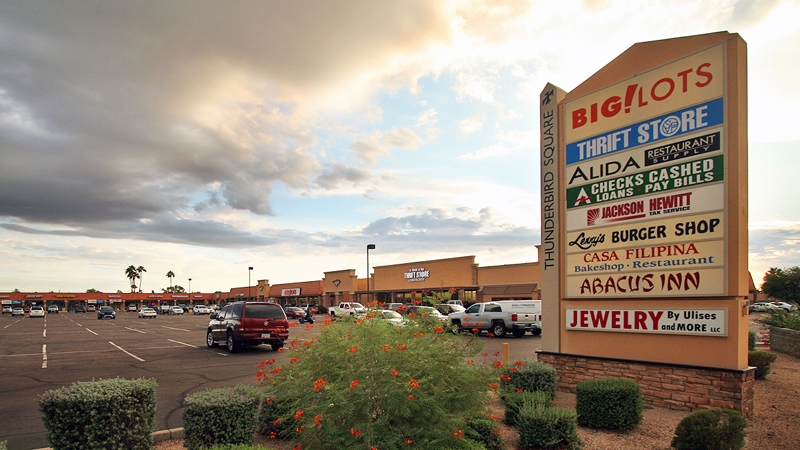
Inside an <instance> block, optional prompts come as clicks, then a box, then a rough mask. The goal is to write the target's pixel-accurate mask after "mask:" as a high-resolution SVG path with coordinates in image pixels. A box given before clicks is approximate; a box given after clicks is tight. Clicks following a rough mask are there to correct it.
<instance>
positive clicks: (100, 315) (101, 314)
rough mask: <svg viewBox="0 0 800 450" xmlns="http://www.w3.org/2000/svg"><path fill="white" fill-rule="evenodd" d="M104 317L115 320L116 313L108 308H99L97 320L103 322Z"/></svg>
mask: <svg viewBox="0 0 800 450" xmlns="http://www.w3.org/2000/svg"><path fill="white" fill-rule="evenodd" d="M106 317H110V318H112V319H116V318H117V312H116V311H114V308H112V307H110V306H101V307H100V309H98V310H97V319H98V320H103V319H105V318H106Z"/></svg>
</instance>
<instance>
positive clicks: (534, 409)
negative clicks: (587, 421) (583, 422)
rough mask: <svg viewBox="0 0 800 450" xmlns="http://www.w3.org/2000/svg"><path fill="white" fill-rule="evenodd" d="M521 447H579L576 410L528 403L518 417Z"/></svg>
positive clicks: (580, 443)
mask: <svg viewBox="0 0 800 450" xmlns="http://www.w3.org/2000/svg"><path fill="white" fill-rule="evenodd" d="M517 430H518V431H519V447H520V448H521V449H534V448H535V449H540V448H559V449H562V448H568V449H579V448H581V445H582V442H581V439H580V437H578V422H577V417H576V413H575V411H572V410H568V409H561V408H550V407H548V406H544V405H542V404H526V405H524V406H523V407H522V408H521V409H520V410H519V416H518V418H517Z"/></svg>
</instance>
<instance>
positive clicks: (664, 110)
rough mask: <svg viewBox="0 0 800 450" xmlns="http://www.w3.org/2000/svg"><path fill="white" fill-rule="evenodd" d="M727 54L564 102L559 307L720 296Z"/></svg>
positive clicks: (692, 59) (716, 50) (679, 63)
mask: <svg viewBox="0 0 800 450" xmlns="http://www.w3.org/2000/svg"><path fill="white" fill-rule="evenodd" d="M723 51H724V49H723V46H722V45H717V46H714V47H711V48H708V49H706V50H703V51H700V52H697V53H694V54H691V55H689V56H686V57H684V58H681V59H678V60H676V61H673V62H671V63H669V64H665V65H663V66H660V67H657V68H655V69H652V70H649V71H647V72H644V73H642V74H639V75H637V76H635V77H633V78H630V79H627V80H624V81H621V82H618V83H616V84H613V85H611V86H608V87H606V88H603V89H600V90H598V91H596V92H593V93H591V94H588V95H585V96H583V97H580V98H577V99H574V100H571V101H568V102H566V103H565V106H564V108H565V114H564V116H565V120H566V124H565V127H564V129H565V155H566V158H565V171H564V174H563V180H564V182H565V183H564V191H563V197H562V198H563V203H562V205H563V206H564V208H565V210H566V220H565V222H566V223H565V231H566V235H567V238H566V239H567V241H566V242H567V245H566V251H567V257H566V262H565V264H566V266H565V269H566V270H565V274H566V293H565V297H566V298H575V299H591V298H641V297H678V296H680V297H686V296H713V295H721V294H723V293H724V290H725V288H724V284H725V264H726V263H725V250H724V239H725V226H724V220H725V217H726V214H725V203H724V199H725V193H726V143H725V142H724V139H723V136H724V135H725V133H724V127H725V108H726V105H725V95H724V93H725V91H724V73H725V71H724V69H725V68H724V55H723Z"/></svg>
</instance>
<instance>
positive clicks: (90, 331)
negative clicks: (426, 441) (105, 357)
mask: <svg viewBox="0 0 800 450" xmlns="http://www.w3.org/2000/svg"><path fill="white" fill-rule="evenodd" d="M86 331H88V332H89V333H92V334H93V335H95V336H100V335H99V334H97V333H95V332H94V331H92V330H90V329H88V328H87V329H86Z"/></svg>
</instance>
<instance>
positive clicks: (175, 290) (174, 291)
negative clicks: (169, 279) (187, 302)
mask: <svg viewBox="0 0 800 450" xmlns="http://www.w3.org/2000/svg"><path fill="white" fill-rule="evenodd" d="M161 292H163V293H165V294H181V293H184V292H186V290H185V289H184V288H183V286H181V285H180V284H176V285H175V286H170V287H168V288H161Z"/></svg>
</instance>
